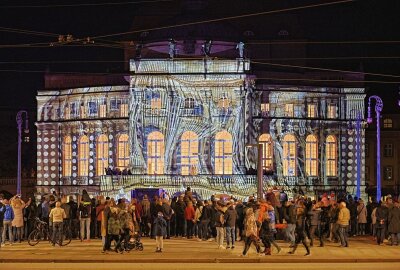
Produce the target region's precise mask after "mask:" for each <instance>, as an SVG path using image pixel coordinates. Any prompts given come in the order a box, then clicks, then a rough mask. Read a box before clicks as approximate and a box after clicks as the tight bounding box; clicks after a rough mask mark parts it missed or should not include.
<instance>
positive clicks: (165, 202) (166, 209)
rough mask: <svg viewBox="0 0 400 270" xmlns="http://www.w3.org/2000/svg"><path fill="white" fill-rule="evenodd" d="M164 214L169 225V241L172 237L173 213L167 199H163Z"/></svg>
mask: <svg viewBox="0 0 400 270" xmlns="http://www.w3.org/2000/svg"><path fill="white" fill-rule="evenodd" d="M162 213H163V215H164V219H165V221H166V223H167V239H169V238H170V237H171V218H172V213H173V211H172V208H171V206H170V205H169V202H168V200H167V199H163V201H162Z"/></svg>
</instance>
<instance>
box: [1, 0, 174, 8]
mask: <svg viewBox="0 0 400 270" xmlns="http://www.w3.org/2000/svg"><path fill="white" fill-rule="evenodd" d="M158 2H172V0H147V1H129V2H104V3H82V4H59V5H20V6H19V5H13V6H0V8H60V7H85V6H87V7H91V6H116V5H135V4H146V3H158Z"/></svg>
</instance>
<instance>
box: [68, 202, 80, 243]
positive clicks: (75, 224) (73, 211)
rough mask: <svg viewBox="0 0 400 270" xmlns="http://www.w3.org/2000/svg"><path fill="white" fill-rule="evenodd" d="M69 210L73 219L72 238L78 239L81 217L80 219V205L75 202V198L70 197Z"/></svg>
mask: <svg viewBox="0 0 400 270" xmlns="http://www.w3.org/2000/svg"><path fill="white" fill-rule="evenodd" d="M68 205H69V209H70V214H71V215H70V219H71V233H72V238H78V235H79V217H78V204H77V203H76V202H74V197H72V196H69V202H68Z"/></svg>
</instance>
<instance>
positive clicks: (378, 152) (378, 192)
mask: <svg viewBox="0 0 400 270" xmlns="http://www.w3.org/2000/svg"><path fill="white" fill-rule="evenodd" d="M371 99H375V102H376V104H375V113H376V201H377V202H378V203H379V202H380V200H381V133H380V132H381V130H380V126H379V121H380V115H381V112H382V109H383V102H382V99H381V98H380V97H378V96H370V97H369V99H368V118H367V123H368V124H371V123H372V121H373V120H372V117H371Z"/></svg>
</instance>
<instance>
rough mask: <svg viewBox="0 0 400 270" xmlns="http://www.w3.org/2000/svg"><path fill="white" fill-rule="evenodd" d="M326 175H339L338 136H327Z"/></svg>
mask: <svg viewBox="0 0 400 270" xmlns="http://www.w3.org/2000/svg"><path fill="white" fill-rule="evenodd" d="M325 151H326V153H325V155H326V176H337V142H336V137H335V136H332V135H329V136H328V137H327V138H326V150H325Z"/></svg>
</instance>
